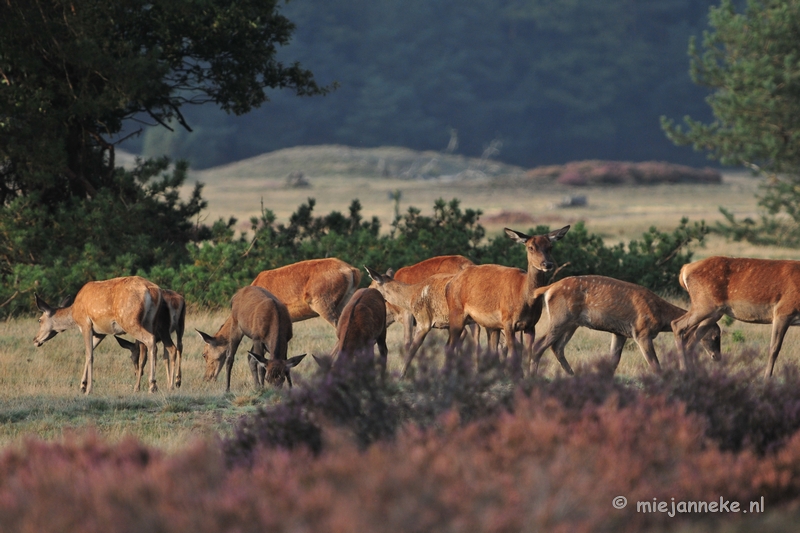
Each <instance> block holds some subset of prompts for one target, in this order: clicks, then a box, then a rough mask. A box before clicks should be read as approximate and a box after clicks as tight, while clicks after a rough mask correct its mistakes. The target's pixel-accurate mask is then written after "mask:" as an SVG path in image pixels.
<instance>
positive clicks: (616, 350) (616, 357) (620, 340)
mask: <svg viewBox="0 0 800 533" xmlns="http://www.w3.org/2000/svg"><path fill="white" fill-rule="evenodd" d="M627 340H628V339H627V337H625V336H624V335H618V334H616V333H614V334H613V335H612V336H611V349H610V352H611V367H612V368H613V369H614V371H616V370H617V367H618V366H619V361H620V359H621V358H622V349H623V348H624V347H625V341H627Z"/></svg>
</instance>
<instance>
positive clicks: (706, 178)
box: [526, 160, 722, 187]
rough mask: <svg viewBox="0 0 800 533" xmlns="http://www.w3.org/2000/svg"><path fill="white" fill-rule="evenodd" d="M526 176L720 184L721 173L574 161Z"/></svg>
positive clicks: (575, 182) (581, 181)
mask: <svg viewBox="0 0 800 533" xmlns="http://www.w3.org/2000/svg"><path fill="white" fill-rule="evenodd" d="M526 176H527V177H528V179H532V180H547V181H555V182H557V183H560V184H562V185H570V186H577V187H581V186H589V185H652V184H659V183H705V184H714V183H722V175H721V174H720V172H719V171H718V170H715V169H712V168H708V167H706V168H702V169H699V168H693V167H688V166H685V165H676V164H672V163H665V162H662V161H645V162H641V163H631V162H625V161H598V160H589V161H574V162H571V163H567V164H565V165H549V166H544V167H537V168H534V169H531V170H530V171H528V173H527V175H526Z"/></svg>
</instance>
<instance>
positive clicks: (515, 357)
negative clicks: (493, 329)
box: [503, 322, 522, 377]
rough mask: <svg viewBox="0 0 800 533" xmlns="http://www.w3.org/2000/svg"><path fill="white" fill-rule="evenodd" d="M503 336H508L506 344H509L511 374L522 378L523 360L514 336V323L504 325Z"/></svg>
mask: <svg viewBox="0 0 800 533" xmlns="http://www.w3.org/2000/svg"><path fill="white" fill-rule="evenodd" d="M503 335H505V336H506V342H507V343H508V357H509V358H510V360H511V373H512V374H515V375H517V376H520V377H521V376H522V360H521V356H522V354H520V352H519V350H518V348H517V343H516V338H515V336H514V323H513V322H506V323H505V324H503Z"/></svg>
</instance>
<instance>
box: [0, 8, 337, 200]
mask: <svg viewBox="0 0 800 533" xmlns="http://www.w3.org/2000/svg"><path fill="white" fill-rule="evenodd" d="M279 3H280V2H279V1H278V0H238V1H236V2H233V1H231V0H155V1H153V0H114V1H108V0H3V1H2V2H1V3H0V165H1V166H0V202H1V203H2V204H6V203H8V202H9V201H10V200H12V199H13V198H15V197H17V196H18V195H25V194H29V193H32V192H39V193H41V194H42V198H41V200H42V201H44V202H46V203H48V204H52V203H58V200H59V199H63V198H65V197H75V196H76V197H93V196H95V195H96V194H97V191H98V190H99V189H100V188H103V187H105V186H108V185H110V184H111V183H112V182H113V178H112V175H113V170H114V150H113V145H112V142H113V141H114V140H115V135H116V134H118V133H119V132H120V131H121V129H122V126H123V122H124V121H125V120H126V119H130V118H134V117H139V118H141V117H147V118H148V119H149V120H150V121H152V122H153V123H158V124H161V125H167V124H168V123H169V122H170V121H172V123H178V124H181V125H183V126H184V127H185V128H187V129H188V128H189V127H190V126H189V125H188V124H187V123H186V121H185V120H184V117H183V114H182V111H181V109H182V107H183V106H185V105H186V104H200V103H206V102H213V103H215V104H217V105H218V106H219V107H220V108H222V109H223V110H225V111H228V112H232V113H236V114H241V113H245V112H247V111H249V110H251V109H252V108H254V107H258V106H259V105H261V104H262V103H264V102H265V100H266V99H267V95H266V93H265V90H266V89H269V88H288V89H291V90H293V91H294V92H295V93H296V94H298V95H313V94H320V93H324V92H326V91H327V89H326V88H324V87H320V86H318V85H317V83H316V82H315V81H314V77H313V75H312V74H311V72H309V71H308V70H305V69H303V68H301V67H300V66H299V65H298V64H297V63H293V64H283V63H281V62H280V61H278V60H277V59H276V51H277V49H278V47H280V46H284V45H286V44H287V43H288V42H289V39H290V37H291V35H292V31H293V30H294V25H293V24H292V23H291V22H290V21H289V20H288V19H287V18H285V17H284V16H283V15H281V13H280V11H279Z"/></svg>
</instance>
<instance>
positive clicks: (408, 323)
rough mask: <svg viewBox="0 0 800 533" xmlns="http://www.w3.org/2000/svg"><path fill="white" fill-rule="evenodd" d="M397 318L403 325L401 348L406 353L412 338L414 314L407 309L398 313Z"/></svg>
mask: <svg viewBox="0 0 800 533" xmlns="http://www.w3.org/2000/svg"><path fill="white" fill-rule="evenodd" d="M397 318H398V320H399V321H400V323H401V324H402V325H403V350H405V353H406V354H408V351H409V350H410V349H411V342H412V339H413V338H414V325H415V321H414V315H412V314H411V313H409V312H407V311H403V312H402V313H400V314H399V315H398V317H397Z"/></svg>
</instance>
